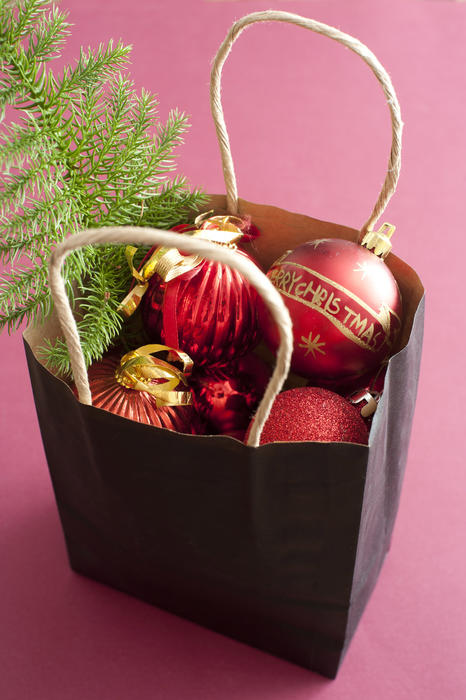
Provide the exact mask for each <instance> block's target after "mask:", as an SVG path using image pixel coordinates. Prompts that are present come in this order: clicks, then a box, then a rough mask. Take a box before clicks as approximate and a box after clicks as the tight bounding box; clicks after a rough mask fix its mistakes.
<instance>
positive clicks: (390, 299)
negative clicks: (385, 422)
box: [261, 238, 401, 387]
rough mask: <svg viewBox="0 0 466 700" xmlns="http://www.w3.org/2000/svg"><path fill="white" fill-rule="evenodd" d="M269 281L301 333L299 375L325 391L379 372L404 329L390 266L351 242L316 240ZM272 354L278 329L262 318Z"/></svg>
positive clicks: (277, 266)
mask: <svg viewBox="0 0 466 700" xmlns="http://www.w3.org/2000/svg"><path fill="white" fill-rule="evenodd" d="M267 276H268V277H269V278H270V280H271V281H272V283H273V284H274V286H275V287H276V288H277V289H278V290H279V292H280V293H281V294H282V296H283V299H284V301H285V303H286V305H287V307H288V310H289V312H290V315H291V318H292V321H293V334H294V351H293V358H292V364H291V367H292V370H293V371H294V372H296V373H297V374H301V375H303V376H305V377H309V378H310V379H311V380H312V381H313V382H314V383H315V384H319V385H323V386H332V387H337V386H340V385H342V386H345V385H354V384H356V385H357V383H358V378H359V377H360V376H362V375H364V374H366V373H367V372H369V371H371V370H373V369H375V368H376V367H378V366H379V365H380V364H381V362H382V361H383V360H384V359H386V358H387V357H388V356H389V355H390V354H391V352H392V350H393V345H394V342H395V339H396V337H397V334H398V331H399V329H400V327H401V295H400V291H399V289H398V285H397V283H396V280H395V278H394V277H393V275H392V273H391V272H390V270H389V268H388V267H387V265H386V264H385V263H384V262H383V260H381V259H380V258H379V257H377V256H376V255H375V254H374V253H372V252H371V251H370V250H368V249H367V248H365V247H363V246H362V245H359V244H358V243H353V242H351V241H346V240H341V239H337V238H324V239H319V240H315V241H309V242H308V243H305V244H304V245H301V246H299V247H298V248H296V249H295V250H293V251H291V252H287V253H286V254H285V255H284V256H282V257H281V258H279V259H278V260H277V261H276V262H275V263H274V264H273V265H272V267H271V268H270V270H269V272H268V273H267ZM261 315H262V320H261V325H262V330H263V332H264V336H265V339H266V341H267V342H268V343H269V344H270V345H271V347H273V348H276V346H277V345H278V334H277V331H276V328H275V324H274V323H273V322H272V321H271V319H270V316H269V315H268V313H267V312H266V311H263V312H262V313H261Z"/></svg>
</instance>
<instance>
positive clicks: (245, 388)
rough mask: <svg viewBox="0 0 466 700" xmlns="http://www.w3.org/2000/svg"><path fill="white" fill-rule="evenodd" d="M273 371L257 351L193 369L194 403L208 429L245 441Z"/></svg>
mask: <svg viewBox="0 0 466 700" xmlns="http://www.w3.org/2000/svg"><path fill="white" fill-rule="evenodd" d="M270 374H271V371H270V369H269V367H268V365H266V364H265V362H263V360H261V359H260V358H259V357H257V356H256V355H253V354H249V355H246V356H245V357H240V358H239V359H238V360H236V361H233V362H231V363H230V364H228V365H226V366H222V367H211V368H205V369H204V370H202V369H201V371H195V372H193V375H192V377H191V382H190V384H191V388H192V390H193V395H194V406H195V408H196V410H197V412H198V413H199V415H200V416H201V417H202V418H203V419H204V421H205V423H206V429H205V432H207V433H209V432H210V433H213V434H221V435H231V436H232V437H235V438H237V439H238V440H242V439H243V437H244V433H245V431H246V428H247V427H248V425H249V422H250V420H251V416H252V414H253V413H254V411H255V410H256V408H257V405H258V403H259V401H260V399H261V398H262V396H263V394H264V391H265V388H266V386H267V383H268V381H269V378H270Z"/></svg>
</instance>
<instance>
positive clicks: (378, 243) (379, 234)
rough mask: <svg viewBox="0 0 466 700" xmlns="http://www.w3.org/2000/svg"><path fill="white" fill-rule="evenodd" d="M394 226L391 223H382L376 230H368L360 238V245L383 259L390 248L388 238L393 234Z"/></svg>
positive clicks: (390, 244)
mask: <svg viewBox="0 0 466 700" xmlns="http://www.w3.org/2000/svg"><path fill="white" fill-rule="evenodd" d="M395 228H396V227H395V226H394V225H393V224H387V223H385V224H382V226H381V227H380V229H379V230H378V231H368V232H367V233H366V235H365V236H364V238H363V239H362V241H361V245H362V246H364V248H367V249H368V250H370V251H371V252H372V253H374V255H377V257H378V258H382V260H384V259H385V258H386V257H387V255H388V254H389V252H390V251H391V249H392V243H391V241H390V238H391V237H392V236H393V234H394V232H395Z"/></svg>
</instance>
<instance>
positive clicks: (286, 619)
mask: <svg viewBox="0 0 466 700" xmlns="http://www.w3.org/2000/svg"><path fill="white" fill-rule="evenodd" d="M26 354H27V357H28V363H29V367H30V374H31V381H32V385H33V391H34V396H35V401H36V406H37V413H38V417H39V422H40V427H41V432H42V437H43V442H44V447H45V451H46V455H47V460H48V464H49V469H50V473H51V477H52V482H53V485H54V490H55V495H56V499H57V504H58V508H59V512H60V517H61V521H62V525H63V529H64V533H65V539H66V543H67V548H68V553H69V557H70V561H71V565H72V567H73V568H74V569H75V570H76V571H78V572H80V573H82V574H85V575H86V576H90V577H92V578H94V579H96V580H98V581H101V582H103V583H107V584H109V585H111V586H113V587H115V588H118V589H119V590H122V591H125V592H127V593H130V594H132V595H135V596H137V597H139V598H142V599H143V600H146V601H148V602H150V603H153V604H155V605H158V606H160V607H162V608H165V609H167V610H169V611H171V612H174V613H176V614H178V615H181V616H183V617H187V618H188V619H190V620H193V621H194V622H197V623H199V624H202V625H204V626H206V627H209V628H211V629H213V630H216V631H218V632H221V633H223V634H226V635H228V636H231V637H234V638H236V639H239V640H240V641H243V642H246V643H248V644H251V645H253V646H256V647H258V648H260V649H263V650H265V651H269V652H271V653H273V654H276V655H278V656H280V657H282V658H285V659H288V660H290V661H293V662H295V663H298V664H300V665H302V666H305V667H307V668H310V669H313V670H316V671H319V672H320V673H323V674H324V675H327V676H330V677H334V676H335V674H336V671H337V668H338V665H339V663H340V657H341V654H342V651H343V647H344V643H345V636H346V630H347V624H348V611H349V606H350V599H351V588H352V582H353V573H354V565H355V558H356V551H357V543H358V536H359V524H360V521H361V512H362V503H363V495H364V487H365V479H366V469H367V460H368V454H369V450H368V448H367V447H366V446H363V445H354V444H346V443H341V444H337V443H333V444H328V443H281V444H270V445H264V446H262V447H260V448H249V447H247V446H245V445H243V444H242V443H240V442H238V441H236V440H233V439H231V438H226V437H207V436H192V435H181V434H178V433H173V432H170V431H167V430H162V429H159V428H154V427H151V426H147V425H142V424H140V423H135V422H132V421H128V420H126V419H124V418H121V417H119V416H116V415H113V414H111V413H108V412H106V411H102V410H100V409H95V408H93V407H90V406H84V405H82V404H80V403H79V402H78V401H77V400H76V398H75V397H74V395H73V394H72V392H71V391H70V389H69V388H68V387H67V386H66V385H65V384H64V383H63V382H61V381H60V380H58V379H57V378H55V377H54V376H53V375H51V374H50V373H49V372H48V371H47V370H46V369H45V368H44V367H42V366H41V365H40V363H39V362H38V361H37V360H36V358H35V357H34V355H33V353H32V351H31V349H30V348H29V346H28V345H27V344H26Z"/></svg>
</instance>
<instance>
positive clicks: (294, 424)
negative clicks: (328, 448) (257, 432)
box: [260, 387, 368, 445]
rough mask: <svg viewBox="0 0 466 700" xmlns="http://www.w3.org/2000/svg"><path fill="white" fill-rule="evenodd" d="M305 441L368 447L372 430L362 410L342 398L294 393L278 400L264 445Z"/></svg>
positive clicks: (321, 392) (315, 391)
mask: <svg viewBox="0 0 466 700" xmlns="http://www.w3.org/2000/svg"><path fill="white" fill-rule="evenodd" d="M303 441H311V442H356V443H360V444H363V445H365V444H367V441H368V430H367V427H366V424H365V423H364V420H363V419H362V418H361V416H360V414H359V411H358V409H357V408H355V407H354V406H352V405H351V404H350V403H348V401H346V399H344V398H343V397H342V396H339V394H335V393H334V392H333V391H329V390H328V389H322V388H320V387H302V388H299V389H290V390H288V391H284V392H282V393H281V394H279V395H278V396H277V398H276V399H275V401H274V404H273V406H272V410H271V411H270V415H269V417H268V419H267V421H266V423H265V426H264V429H263V431H262V435H261V438H260V444H261V445H263V444H265V443H267V442H303Z"/></svg>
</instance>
